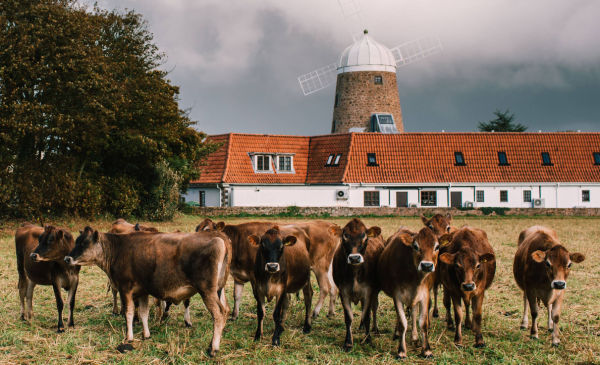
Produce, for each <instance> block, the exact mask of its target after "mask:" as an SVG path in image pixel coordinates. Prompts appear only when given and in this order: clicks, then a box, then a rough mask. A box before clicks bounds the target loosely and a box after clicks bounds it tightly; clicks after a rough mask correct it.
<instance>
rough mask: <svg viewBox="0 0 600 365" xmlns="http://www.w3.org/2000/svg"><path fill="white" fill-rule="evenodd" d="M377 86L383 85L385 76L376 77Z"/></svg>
mask: <svg viewBox="0 0 600 365" xmlns="http://www.w3.org/2000/svg"><path fill="white" fill-rule="evenodd" d="M375 85H383V76H379V75H377V76H375Z"/></svg>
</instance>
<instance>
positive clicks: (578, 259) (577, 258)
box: [569, 252, 585, 264]
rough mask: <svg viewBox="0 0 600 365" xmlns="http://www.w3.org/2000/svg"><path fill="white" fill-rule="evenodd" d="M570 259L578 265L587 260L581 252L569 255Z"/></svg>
mask: <svg viewBox="0 0 600 365" xmlns="http://www.w3.org/2000/svg"><path fill="white" fill-rule="evenodd" d="M569 258H570V259H571V261H573V262H574V263H576V264H578V263H580V262H582V261H583V260H585V255H584V254H582V253H579V252H573V253H572V254H570V255H569Z"/></svg>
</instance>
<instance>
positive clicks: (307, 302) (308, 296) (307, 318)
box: [286, 280, 313, 333]
mask: <svg viewBox="0 0 600 365" xmlns="http://www.w3.org/2000/svg"><path fill="white" fill-rule="evenodd" d="M302 294H303V295H304V309H305V315H304V327H302V332H304V333H310V329H311V326H312V319H311V315H310V307H311V305H312V297H313V290H312V286H311V285H310V280H309V281H308V283H306V285H305V286H304V288H303V289H302ZM286 312H287V309H286Z"/></svg>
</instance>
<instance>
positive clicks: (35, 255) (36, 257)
mask: <svg viewBox="0 0 600 365" xmlns="http://www.w3.org/2000/svg"><path fill="white" fill-rule="evenodd" d="M38 256H39V255H38V254H37V253H35V252H34V253H32V254H31V255H29V257H30V258H31V259H32V260H33V261H37V260H38Z"/></svg>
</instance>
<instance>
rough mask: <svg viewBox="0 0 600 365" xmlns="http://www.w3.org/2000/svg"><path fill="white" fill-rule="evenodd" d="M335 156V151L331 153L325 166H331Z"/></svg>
mask: <svg viewBox="0 0 600 365" xmlns="http://www.w3.org/2000/svg"><path fill="white" fill-rule="evenodd" d="M334 157H335V155H334V154H333V153H332V154H331V155H329V157H327V162H326V163H325V166H331V164H332V163H333V158H334Z"/></svg>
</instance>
